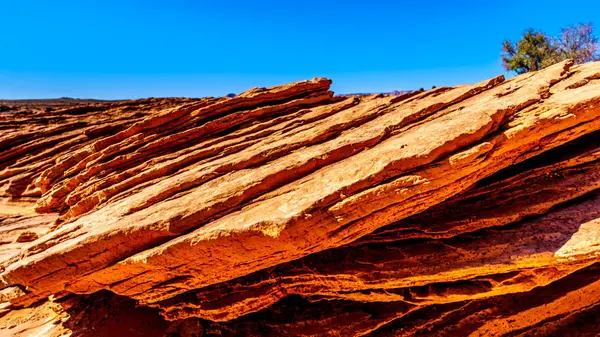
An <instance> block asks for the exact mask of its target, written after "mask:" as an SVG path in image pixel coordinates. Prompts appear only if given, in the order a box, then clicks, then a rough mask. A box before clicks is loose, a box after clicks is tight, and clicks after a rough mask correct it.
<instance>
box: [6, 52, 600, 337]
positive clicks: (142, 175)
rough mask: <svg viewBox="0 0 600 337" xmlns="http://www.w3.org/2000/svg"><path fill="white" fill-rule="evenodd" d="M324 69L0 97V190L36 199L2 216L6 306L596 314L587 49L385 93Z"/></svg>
mask: <svg viewBox="0 0 600 337" xmlns="http://www.w3.org/2000/svg"><path fill="white" fill-rule="evenodd" d="M330 83H331V81H329V80H326V79H314V80H310V81H303V82H297V83H292V84H289V85H283V86H277V87H272V88H268V89H267V88H258V89H252V90H249V91H247V92H245V93H243V94H240V95H238V96H236V97H233V98H203V99H196V100H191V99H162V100H161V99H151V100H140V101H127V102H114V103H96V104H94V105H89V106H84V107H77V108H68V109H63V110H58V111H49V112H48V111H37V112H35V111H34V112H31V113H28V114H24V115H22V114H13V115H2V118H3V119H2V120H0V123H2V124H0V125H2V126H3V127H4V128H6V129H7V130H8V132H6V134H5V136H3V137H2V138H0V150H1V152H0V158H2V160H3V161H2V164H1V165H2V166H1V167H0V168H2V169H3V171H1V172H0V186H5V187H4V195H3V196H4V197H5V198H7V199H8V198H9V197H10V198H11V201H10V202H13V203H14V202H17V203H18V202H26V201H27V202H30V201H31V200H33V201H35V203H36V204H35V207H34V209H35V211H36V212H37V213H38V214H37V215H35V214H29V215H28V216H27V217H24V216H23V215H22V214H18V212H14V211H11V212H10V214H9V212H8V206H4V209H5V210H6V211H5V212H4V215H0V219H2V220H1V221H3V222H0V225H2V227H0V229H2V233H6V234H2V235H3V237H6V240H4V241H3V243H2V245H0V250H1V251H0V252H1V253H2V259H1V261H0V263H1V268H2V269H1V270H2V273H1V278H2V281H3V284H4V290H2V294H1V295H2V302H4V303H5V304H4V305H3V306H4V307H6V308H9V309H10V308H14V310H16V308H18V307H26V306H31V305H34V307H35V306H37V305H39V303H41V302H40V301H43V300H44V299H45V298H48V297H49V296H51V297H52V298H53V299H54V300H56V299H59V303H63V306H64V305H66V304H65V303H67V302H69V301H70V302H69V303H73V301H74V302H75V303H78V301H83V299H82V298H84V297H81V296H79V295H74V294H96V295H91V296H99V298H108V297H111V296H122V297H115V298H122V299H123V300H122V301H125V302H122V301H121V300H117V301H116V302H115V303H117V304H115V305H117V306H118V305H120V304H118V303H128V302H127V301H135V303H137V304H138V305H141V306H143V307H146V308H147V310H155V312H157V313H160V315H162V316H163V317H164V319H167V320H171V321H173V323H168V324H167V323H165V324H164V325H161V326H162V328H161V329H163V328H164V329H167V330H169V329H170V330H169V331H174V330H173V329H175V330H177V329H179V330H181V329H183V330H185V331H188V332H189V331H190V329H191V330H194V329H196V330H202V331H204V332H205V333H207V334H208V335H211V334H221V335H236V334H237V335H240V334H241V335H244V334H247V335H264V334H266V335H269V334H270V335H281V334H285V335H306V336H309V335H344V336H350V335H367V334H372V335H417V334H422V333H424V332H425V331H433V330H431V329H434V330H435V332H436V334H438V332H439V335H444V334H446V335H456V333H458V334H459V335H469V334H472V335H490V334H492V335H493V334H497V335H505V334H508V333H517V334H523V335H527V334H531V333H533V332H532V330H531V329H533V328H535V329H537V327H538V326H539V324H541V323H540V322H542V321H544V319H547V321H548V322H552V324H550V325H549V326H548V327H545V329H546V330H544V331H546V333H548V334H551V333H554V332H556V331H560V330H562V329H564V326H565V325H566V324H568V322H570V321H569V319H566V318H565V315H566V314H568V313H573V315H575V316H573V318H572V319H578V318H576V316H577V315H581V317H584V316H585V315H589V314H592V312H593V310H592V309H590V308H591V307H593V306H595V305H596V303H597V302H598V301H599V300H600V297H598V295H597V294H596V290H595V288H593V287H594V284H595V283H594V282H596V277H597V275H598V273H597V266H596V263H597V262H598V258H597V256H598V254H599V253H600V251H598V247H600V222H599V221H600V195H599V194H598V192H597V190H598V188H599V187H600V179H599V178H600V63H588V64H584V65H577V66H574V65H573V63H572V62H570V61H565V62H562V63H559V64H556V65H554V66H551V67H549V68H546V69H544V70H542V71H539V72H535V73H528V74H524V75H520V76H517V77H515V78H511V79H509V80H505V79H504V78H503V77H502V76H500V77H496V78H492V79H489V80H485V81H482V82H480V83H477V84H473V85H463V86H457V87H452V88H450V87H443V88H437V89H433V90H430V91H426V92H416V93H410V94H405V95H402V96H394V97H392V96H386V95H373V96H368V97H343V96H334V94H333V93H332V92H331V91H329V85H330ZM52 118H55V119H52ZM44 123H46V124H47V125H46V126H43V124H44ZM40 136H41V137H40ZM8 204H9V203H8V202H5V203H4V204H1V205H0V207H2V205H8ZM0 214H3V212H1V211H0ZM44 214H46V215H44ZM0 234H1V233H0ZM576 275H583V276H581V277H580V278H577V277H576ZM586 280H587V281H586ZM588 281H589V282H588ZM586 282H587V283H586ZM561 285H563V286H562V287H563V288H564V289H563V290H560V291H558V292H557V293H556V295H555V296H554V297H552V296H550V297H548V300H547V301H544V300H539V301H537V302H535V301H533V302H532V303H531V304H527V305H521V306H515V307H514V308H510V307H509V306H510V303H509V298H511V297H510V296H513V298H515V297H514V296H517V297H518V298H523V299H526V298H528V296H534V295H533V294H537V293H544V292H552V291H553V289H560V288H561ZM105 290H108V291H110V292H112V293H114V294H116V295H108V294H107V293H105V292H104V291H105ZM584 294H585V296H586V299H585V300H579V301H576V300H575V299H576V298H577V296H583V295H584ZM61 298H65V299H66V300H64V301H67V302H64V301H63V300H60V299H61ZM111 298H112V297H111ZM61 301H62V302H61ZM538 302H539V303H538ZM572 302H573V303H572ZM36 303H38V304H36ZM123 305H125V304H123ZM544 305H546V306H547V308H548V309H547V310H546V311H544V310H545V309H540V307H543V306H544ZM69 306H70V308H80V307H81V306H79V305H77V304H74V305H72V306H71V305H69ZM570 307H572V308H573V309H572V310H571V309H569V308H570ZM148 308H151V309H148ZM21 310H26V309H21ZM81 310H83V309H81ZM144 310H146V309H144ZM590 310H592V311H590ZM153 312H154V311H153ZM484 312H490V313H493V314H494V315H496V316H494V318H493V319H487V320H486V319H484V317H485V316H482V315H483V313H484ZM57 315H59V314H57ZM60 315H62V314H60ZM152 315H154V313H153V314H152ZM513 316H514V317H513ZM61 317H62V316H61ZM161 320H162V318H161ZM410 320H413V321H414V324H409V323H407V322H409V321H410ZM509 321H514V322H518V324H514V327H513V324H507V322H509ZM468 322H473V323H472V324H471V323H468ZM161 324H162V323H161ZM167 326H169V328H167ZM267 327H268V328H267ZM164 329H163V330H164ZM585 329H592V328H591V327H589V326H588V327H585V328H583V327H582V329H581V331H584V330H585ZM179 330H177V331H179ZM183 330H182V331H183ZM161 331H162V330H161ZM165 331H166V330H165ZM585 331H587V330H585ZM163 332H164V331H163ZM463 332H464V334H462V333H463ZM165 333H166V332H165Z"/></svg>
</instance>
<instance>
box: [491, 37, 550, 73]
mask: <svg viewBox="0 0 600 337" xmlns="http://www.w3.org/2000/svg"><path fill="white" fill-rule="evenodd" d="M556 49H557V48H556V47H555V46H554V45H553V44H552V41H551V39H550V38H549V37H548V36H547V35H546V34H544V33H542V32H537V31H534V30H528V31H527V32H525V34H523V37H522V38H521V40H519V41H518V42H517V43H512V42H510V41H508V40H506V41H504V43H503V44H502V65H503V66H504V68H505V69H506V70H509V71H514V72H516V73H517V74H523V73H526V72H530V71H536V70H540V69H542V68H545V67H547V66H549V65H552V64H554V63H556V62H557V61H558V59H557V56H558V53H557V50H556Z"/></svg>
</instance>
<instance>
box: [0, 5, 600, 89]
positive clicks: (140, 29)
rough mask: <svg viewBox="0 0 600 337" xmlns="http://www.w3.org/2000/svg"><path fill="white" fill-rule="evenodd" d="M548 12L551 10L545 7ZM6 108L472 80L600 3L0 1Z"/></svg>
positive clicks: (590, 17) (0, 83) (587, 17)
mask: <svg viewBox="0 0 600 337" xmlns="http://www.w3.org/2000/svg"><path fill="white" fill-rule="evenodd" d="M542 3H543V4H542ZM0 13H1V16H0V98H48V97H61V96H69V97H80V98H83V97H85V98H137V97H147V96H155V97H161V96H191V97H200V96H207V95H224V94H227V93H229V92H235V93H239V92H240V91H243V90H246V89H248V88H249V87H253V86H270V85H275V84H280V83H285V82H290V81H295V80H301V79H309V78H313V77H317V76H319V77H320V76H325V77H330V78H332V79H333V80H334V85H333V89H334V90H335V91H336V92H338V93H351V92H380V91H391V90H395V89H398V90H402V89H416V88H419V87H425V88H428V87H431V86H432V85H438V86H439V85H453V84H460V83H468V82H474V81H478V80H482V79H484V78H488V77H491V76H495V75H497V74H500V73H503V70H502V68H501V64H500V44H501V42H502V40H504V39H507V38H508V39H517V38H518V37H519V36H520V35H521V33H522V32H523V31H524V30H525V29H526V28H529V27H532V28H536V29H541V30H543V31H546V32H547V33H549V34H557V33H558V32H559V29H560V27H562V26H565V25H569V24H573V23H579V22H592V23H594V24H595V25H596V33H597V35H599V34H598V33H600V1H599V0H580V1H576V2H575V1H572V2H569V1H564V0H562V1H555V0H548V1H516V0H515V1H510V0H505V1H493V4H490V1H481V0H479V1H441V0H439V1H438V0H429V1H414V0H411V1H379V0H370V1H345V2H342V1H327V0H319V1H314V0H303V1H260V0H256V1H247V0H244V1H238V0H229V1H192V0H169V1H158V0H144V1H142V0H119V1H115V0H104V1H95V0H87V1H85V0H77V1H74V0H56V1H47V0H0Z"/></svg>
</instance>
